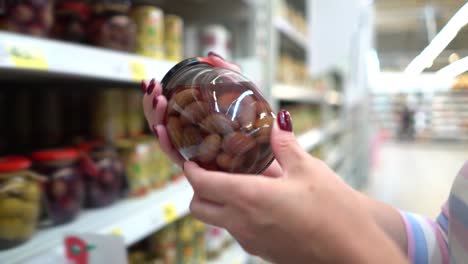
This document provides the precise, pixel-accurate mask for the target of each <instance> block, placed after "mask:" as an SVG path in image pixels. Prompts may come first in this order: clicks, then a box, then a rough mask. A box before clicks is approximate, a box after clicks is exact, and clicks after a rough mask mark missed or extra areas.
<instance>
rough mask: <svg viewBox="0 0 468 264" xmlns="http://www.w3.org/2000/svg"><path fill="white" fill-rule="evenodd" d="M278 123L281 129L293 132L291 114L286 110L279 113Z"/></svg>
mask: <svg viewBox="0 0 468 264" xmlns="http://www.w3.org/2000/svg"><path fill="white" fill-rule="evenodd" d="M277 119H278V125H279V127H280V129H281V130H284V131H288V132H292V130H293V128H292V122H291V115H290V114H289V112H288V111H286V110H281V111H279V113H278V118H277Z"/></svg>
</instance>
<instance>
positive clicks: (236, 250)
mask: <svg viewBox="0 0 468 264" xmlns="http://www.w3.org/2000/svg"><path fill="white" fill-rule="evenodd" d="M248 260H249V255H248V254H247V253H246V252H245V251H244V250H243V249H242V247H241V246H240V245H239V244H238V243H236V242H234V243H232V245H230V246H229V247H228V248H227V249H225V250H224V251H223V252H222V253H221V255H219V256H218V257H217V258H215V259H212V260H209V261H208V262H207V264H247V263H248Z"/></svg>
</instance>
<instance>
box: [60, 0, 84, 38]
mask: <svg viewBox="0 0 468 264" xmlns="http://www.w3.org/2000/svg"><path fill="white" fill-rule="evenodd" d="M90 15H91V9H90V7H89V5H88V3H87V1H85V0H58V1H57V4H56V5H55V24H54V27H53V28H52V36H53V37H54V38H58V39H63V40H68V41H73V42H80V43H84V42H85V41H86V26H87V23H88V22H89V18H90Z"/></svg>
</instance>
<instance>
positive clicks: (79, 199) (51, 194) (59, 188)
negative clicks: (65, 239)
mask: <svg viewBox="0 0 468 264" xmlns="http://www.w3.org/2000/svg"><path fill="white" fill-rule="evenodd" d="M32 159H33V162H34V169H35V170H36V171H37V172H39V173H40V174H41V175H44V176H45V177H47V180H46V182H45V184H44V191H45V196H46V203H47V213H48V216H49V217H50V220H51V222H52V224H53V225H60V224H64V223H68V222H70V221H72V220H74V219H75V218H76V217H77V216H78V214H79V213H80V211H81V208H82V204H83V200H84V190H83V180H82V175H81V173H80V170H79V167H78V160H79V152H78V150H76V149H72V148H64V149H49V150H42V151H37V152H34V153H33V154H32Z"/></svg>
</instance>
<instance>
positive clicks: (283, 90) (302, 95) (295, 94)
mask: <svg viewBox="0 0 468 264" xmlns="http://www.w3.org/2000/svg"><path fill="white" fill-rule="evenodd" d="M272 95H273V97H274V98H276V99H278V100H284V101H295V102H305V103H321V102H323V99H324V98H323V95H322V94H321V93H319V92H317V91H314V90H311V89H308V88H306V87H303V86H296V85H288V84H276V85H274V86H273V92H272Z"/></svg>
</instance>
